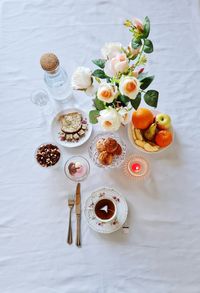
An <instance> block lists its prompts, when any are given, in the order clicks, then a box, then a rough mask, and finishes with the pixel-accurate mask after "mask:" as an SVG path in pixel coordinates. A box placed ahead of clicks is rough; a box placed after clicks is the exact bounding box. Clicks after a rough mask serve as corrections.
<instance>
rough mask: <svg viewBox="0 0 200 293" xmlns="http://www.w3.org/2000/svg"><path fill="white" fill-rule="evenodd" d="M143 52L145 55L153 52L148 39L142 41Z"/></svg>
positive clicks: (151, 44)
mask: <svg viewBox="0 0 200 293" xmlns="http://www.w3.org/2000/svg"><path fill="white" fill-rule="evenodd" d="M144 52H145V53H152V52H153V43H152V41H151V40H149V39H146V40H144Z"/></svg>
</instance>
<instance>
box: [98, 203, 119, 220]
mask: <svg viewBox="0 0 200 293" xmlns="http://www.w3.org/2000/svg"><path fill="white" fill-rule="evenodd" d="M104 209H105V210H104ZM95 213H96V215H97V217H99V218H100V219H102V220H109V219H110V218H112V216H113V215H114V213H115V206H114V204H113V202H112V201H111V200H109V199H106V198H105V199H101V200H99V201H98V202H97V204H96V206H95Z"/></svg>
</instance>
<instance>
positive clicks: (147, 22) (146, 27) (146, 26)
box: [143, 16, 150, 38]
mask: <svg viewBox="0 0 200 293" xmlns="http://www.w3.org/2000/svg"><path fill="white" fill-rule="evenodd" d="M149 33H150V20H149V18H148V16H146V17H145V19H144V32H143V37H144V38H148V36H149Z"/></svg>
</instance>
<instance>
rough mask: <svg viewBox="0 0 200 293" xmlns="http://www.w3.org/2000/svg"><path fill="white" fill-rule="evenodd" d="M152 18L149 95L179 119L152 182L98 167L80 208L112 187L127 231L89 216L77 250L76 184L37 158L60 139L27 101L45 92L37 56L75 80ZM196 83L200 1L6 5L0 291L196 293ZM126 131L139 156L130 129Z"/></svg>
mask: <svg viewBox="0 0 200 293" xmlns="http://www.w3.org/2000/svg"><path fill="white" fill-rule="evenodd" d="M146 15H148V16H149V17H150V19H151V23H152V30H151V35H150V38H151V39H152V40H153V42H154V47H155V52H154V53H153V54H151V55H149V65H148V69H149V72H150V73H151V74H155V76H156V78H155V81H154V83H153V84H152V88H155V89H158V90H159V91H160V101H159V110H161V111H164V112H166V113H168V114H170V115H171V117H172V121H173V125H174V129H175V142H174V145H173V146H172V147H171V148H170V149H169V150H168V151H166V152H163V153H161V154H157V155H149V156H148V158H149V160H150V162H151V181H147V182H146V183H144V184H135V183H134V182H131V181H128V180H127V179H126V177H124V176H123V175H122V170H121V169H119V170H112V171H104V170H102V169H98V168H97V167H95V166H94V165H92V163H91V173H90V176H89V178H88V180H87V181H85V182H83V184H82V199H83V201H84V200H85V199H86V198H87V196H89V195H90V193H91V191H93V190H94V189H97V188H98V187H102V186H112V187H115V188H116V189H117V190H119V191H120V192H121V193H122V194H123V195H124V196H125V197H126V198H127V201H128V205H129V216H128V224H129V225H130V232H129V234H123V233H122V231H118V232H116V233H114V234H113V235H100V234H97V233H95V232H94V231H92V230H91V229H90V228H89V227H88V226H87V224H86V220H85V218H84V216H83V217H82V248H80V249H79V248H77V247H76V246H75V245H72V246H69V245H67V244H66V238H67V224H68V208H67V201H66V199H67V195H68V194H69V193H74V191H75V184H73V183H72V182H69V181H68V180H67V179H66V178H65V175H64V173H63V171H62V169H58V170H44V169H42V168H40V167H39V166H37V164H36V163H35V160H34V151H35V149H36V147H37V146H38V145H39V144H40V143H42V142H46V141H52V139H50V131H49V126H48V125H47V124H45V123H44V120H43V118H42V116H41V115H40V112H39V110H38V109H37V108H36V107H35V106H34V105H33V104H31V102H30V94H31V92H32V91H33V90H35V89H37V88H39V87H44V84H43V72H42V70H41V69H40V66H39V58H40V56H41V55H42V54H43V53H44V52H48V51H51V52H55V53H56V54H57V55H58V56H59V58H60V61H61V63H62V65H63V66H64V67H65V68H66V70H67V71H68V73H69V75H71V73H72V72H73V71H74V70H75V68H76V67H77V66H87V67H91V68H94V65H92V63H91V59H95V58H98V57H100V49H101V47H102V46H103V44H104V43H105V42H110V41H113V42H117V41H119V42H121V43H122V44H124V45H125V44H128V43H129V42H130V34H129V32H128V30H127V29H126V28H124V27H123V25H122V22H123V20H124V19H127V18H132V17H134V16H136V17H139V18H143V17H145V16H146ZM199 81H200V2H199V1H197V0H182V1H179V0H168V1H159V0H140V1H136V0H134V1H131V0H123V1H117V0H105V1H104V0H83V1H81V0H79V1H72V0H68V1H62V0H54V1H53V0H48V1H46V0H34V1H26V0H1V1H0V150H1V151H0V292H2V293H11V292H15V293H27V292H28V293H36V292H37V293H121V292H123V293H147V292H148V293H180V292H181V293H199V292H200V180H199V172H200V171H199V170H200V151H199V146H200V131H199V121H200V120H199V117H200V94H199ZM75 96H76V98H75V104H76V106H79V107H81V108H84V109H85V110H88V109H90V108H91V104H92V102H91V98H90V97H87V96H85V95H84V94H83V93H76V94H75ZM69 105H70V104H69ZM95 131H97V130H96V128H95ZM95 131H94V133H95ZM94 133H93V135H94ZM121 134H122V137H123V138H124V140H125V141H126V142H127V147H128V153H134V152H135V150H134V149H133V148H132V147H131V145H130V143H129V142H128V139H127V133H126V129H125V128H123V129H121ZM88 145H89V142H88V143H86V144H85V145H83V146H81V147H80V148H78V149H62V150H63V158H64V160H66V159H67V158H68V157H69V156H71V155H72V154H84V155H85V156H86V157H88V152H87V148H88ZM73 232H74V238H75V215H74V214H73Z"/></svg>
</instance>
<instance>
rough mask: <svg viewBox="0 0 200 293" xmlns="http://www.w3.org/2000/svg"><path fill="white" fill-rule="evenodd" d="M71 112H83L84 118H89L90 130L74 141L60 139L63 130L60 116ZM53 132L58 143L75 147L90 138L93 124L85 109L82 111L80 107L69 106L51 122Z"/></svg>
mask: <svg viewBox="0 0 200 293" xmlns="http://www.w3.org/2000/svg"><path fill="white" fill-rule="evenodd" d="M71 112H78V113H80V114H82V116H83V119H85V118H86V119H87V125H88V130H87V131H86V133H85V135H84V136H83V137H81V138H80V139H79V140H78V141H74V142H70V141H62V140H61V139H60V134H59V133H60V131H61V123H60V122H59V117H60V116H61V115H64V114H68V113H71ZM51 133H52V136H53V138H54V139H55V141H56V142H57V143H58V144H60V145H62V146H64V147H66V148H74V147H78V146H80V145H82V144H84V143H85V142H86V141H87V140H88V139H89V138H90V135H91V133H92V125H91V124H90V122H89V117H88V115H87V114H86V113H85V112H84V111H82V110H80V109H78V108H69V109H65V110H63V111H61V112H59V113H58V114H57V115H56V116H55V117H54V119H53V120H52V123H51Z"/></svg>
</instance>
